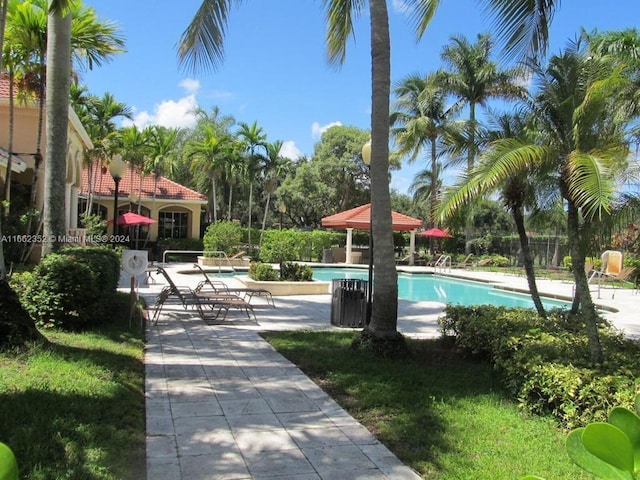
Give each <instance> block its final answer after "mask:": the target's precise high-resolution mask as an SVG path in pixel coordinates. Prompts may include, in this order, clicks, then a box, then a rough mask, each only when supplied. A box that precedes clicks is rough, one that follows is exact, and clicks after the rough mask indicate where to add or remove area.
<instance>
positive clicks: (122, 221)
mask: <svg viewBox="0 0 640 480" xmlns="http://www.w3.org/2000/svg"><path fill="white" fill-rule="evenodd" d="M108 223H109V224H112V223H113V220H109V222H108ZM116 223H117V224H118V225H124V226H126V227H132V226H135V225H150V224H152V223H156V221H155V220H154V219H152V218H149V217H145V216H144V215H138V214H137V213H134V212H126V213H123V214H122V215H120V216H119V217H118V218H116Z"/></svg>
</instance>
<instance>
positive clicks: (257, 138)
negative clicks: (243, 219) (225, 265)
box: [237, 122, 267, 245]
mask: <svg viewBox="0 0 640 480" xmlns="http://www.w3.org/2000/svg"><path fill="white" fill-rule="evenodd" d="M239 125H240V130H239V131H238V133H237V135H238V136H239V137H240V138H242V139H243V140H244V142H245V145H246V148H247V151H248V156H247V159H246V173H247V177H248V181H249V222H248V223H249V233H248V235H249V245H251V213H252V209H253V184H254V182H255V176H256V174H257V173H258V170H259V168H260V161H261V160H262V158H263V157H262V156H261V155H257V152H256V149H257V148H258V147H261V148H262V149H266V143H265V142H266V141H267V135H266V134H264V133H262V127H259V126H258V123H257V122H253V123H252V124H251V125H248V124H246V123H244V122H240V124H239Z"/></svg>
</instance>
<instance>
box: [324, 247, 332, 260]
mask: <svg viewBox="0 0 640 480" xmlns="http://www.w3.org/2000/svg"><path fill="white" fill-rule="evenodd" d="M322 263H333V249H331V248H323V249H322Z"/></svg>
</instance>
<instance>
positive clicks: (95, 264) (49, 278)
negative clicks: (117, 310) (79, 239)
mask: <svg viewBox="0 0 640 480" xmlns="http://www.w3.org/2000/svg"><path fill="white" fill-rule="evenodd" d="M119 276H120V260H119V257H118V255H117V254H116V253H115V252H114V251H113V250H110V249H107V248H106V247H76V248H69V249H66V250H63V251H62V252H61V253H52V254H49V255H47V256H46V257H45V258H44V259H43V260H42V261H41V262H40V263H39V264H38V265H37V266H36V268H35V269H34V270H33V273H32V274H27V273H25V274H23V275H22V276H20V277H19V278H18V279H17V282H19V285H20V286H21V289H20V291H19V293H20V300H21V302H22V304H23V305H24V307H25V309H26V310H27V311H28V312H29V314H30V315H31V317H32V318H33V319H34V321H35V322H36V325H38V326H39V327H43V328H52V327H58V328H64V329H68V330H79V329H82V328H84V327H86V326H88V325H92V324H96V323H102V322H105V321H107V320H109V319H110V316H111V312H112V308H111V306H112V303H113V298H114V295H115V292H116V288H117V286H118V280H119Z"/></svg>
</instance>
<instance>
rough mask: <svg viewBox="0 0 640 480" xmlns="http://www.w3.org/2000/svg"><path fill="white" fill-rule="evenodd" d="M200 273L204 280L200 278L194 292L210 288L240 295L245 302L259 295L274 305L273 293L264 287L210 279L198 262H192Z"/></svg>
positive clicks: (268, 303)
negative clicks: (232, 284) (234, 285)
mask: <svg viewBox="0 0 640 480" xmlns="http://www.w3.org/2000/svg"><path fill="white" fill-rule="evenodd" d="M193 266H194V267H196V268H197V269H198V270H200V273H202V275H204V280H202V281H201V282H200V283H198V285H197V286H196V288H195V293H200V292H201V291H203V289H206V290H210V291H213V292H216V293H223V294H234V295H238V296H240V297H242V298H243V299H244V300H246V301H247V302H249V303H251V299H252V298H253V297H261V298H264V299H265V300H266V302H267V305H271V306H272V307H273V308H275V307H276V304H275V302H274V301H273V295H272V294H271V292H270V291H269V290H267V289H266V288H250V287H237V288H236V287H231V288H230V287H229V286H228V285H227V284H226V283H224V282H223V281H222V280H212V279H211V277H209V275H207V272H206V271H205V270H204V269H203V268H202V267H201V266H200V264H198V263H194V264H193Z"/></svg>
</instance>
